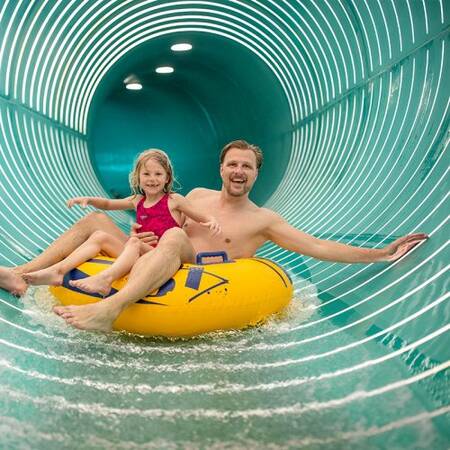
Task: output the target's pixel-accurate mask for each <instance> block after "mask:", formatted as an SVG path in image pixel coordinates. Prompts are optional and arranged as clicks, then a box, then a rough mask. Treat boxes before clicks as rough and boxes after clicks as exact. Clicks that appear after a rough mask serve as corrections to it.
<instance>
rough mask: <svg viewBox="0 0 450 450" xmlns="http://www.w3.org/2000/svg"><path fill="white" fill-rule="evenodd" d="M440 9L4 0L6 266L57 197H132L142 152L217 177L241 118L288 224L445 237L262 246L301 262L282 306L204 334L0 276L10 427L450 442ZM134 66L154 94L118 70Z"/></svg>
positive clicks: (215, 440)
mask: <svg viewBox="0 0 450 450" xmlns="http://www.w3.org/2000/svg"><path fill="white" fill-rule="evenodd" d="M449 14H450V7H449V4H448V2H445V1H443V0H441V1H438V0H430V1H424V0H404V1H401V2H399V1H394V0H365V1H356V0H355V1H351V0H347V1H344V0H334V1H328V0H323V1H313V0H311V1H307V0H302V1H293V0H290V1H271V0H264V1H263V0H261V1H257V0H255V1H231V0H230V1H107V0H102V1H94V0H90V1H86V2H57V1H42V0H39V1H33V2H30V1H20V0H19V1H17V0H14V1H8V0H4V1H3V2H2V4H1V6H0V36H1V39H0V128H1V134H0V136H1V137H0V152H1V154H0V158H1V165H0V170H1V172H0V186H1V196H0V235H1V242H0V264H2V265H6V266H12V265H18V264H23V263H24V262H26V261H28V260H30V258H32V257H33V256H35V255H37V254H38V253H39V252H40V251H42V249H43V248H45V247H46V246H47V245H48V244H49V243H50V242H52V241H53V240H54V239H55V238H56V237H57V236H58V235H60V234H61V233H62V232H63V231H64V230H65V229H66V228H67V227H68V226H69V225H70V224H72V223H73V222H74V221H75V220H77V219H78V218H80V217H81V216H82V214H83V212H81V211H77V210H68V209H66V208H65V204H64V203H65V200H66V199H68V198H70V197H73V196H77V195H90V196H93V195H101V196H105V195H111V196H114V195H126V194H127V184H126V183H127V179H126V176H127V173H128V171H129V169H130V167H131V162H132V159H133V157H134V155H135V154H137V153H138V152H139V151H141V150H142V149H143V148H146V147H154V146H159V147H163V148H164V149H166V150H167V151H168V152H169V153H170V154H171V156H173V159H174V162H175V167H176V171H177V173H178V174H179V179H180V182H181V183H182V185H183V188H184V192H187V191H188V190H189V189H190V188H191V187H194V186H196V185H203V186H206V187H210V188H217V187H218V186H219V184H218V178H217V163H216V161H217V155H218V151H219V148H220V147H221V146H222V145H223V144H225V143H226V142H227V141H229V140H232V139H237V138H245V139H247V140H249V141H253V142H255V143H257V144H259V145H261V146H262V147H263V149H264V151H265V154H266V159H267V163H266V165H265V167H264V168H263V170H262V172H261V174H260V176H259V180H258V185H257V187H256V188H255V193H254V197H253V198H254V200H255V201H256V202H258V203H259V204H261V205H263V204H264V206H266V207H269V208H272V209H274V210H275V211H277V212H278V213H280V214H282V215H283V216H284V217H285V218H286V219H288V220H289V222H290V223H292V224H293V225H295V226H296V227H298V228H301V229H302V230H304V231H306V232H308V233H311V234H313V235H315V236H317V237H321V238H326V239H334V240H337V241H341V242H346V243H351V244H353V245H358V246H370V247H379V246H383V245H385V244H386V243H389V242H391V241H392V240H393V239H395V238H397V237H399V236H401V235H403V234H407V233H409V232H413V231H423V232H426V233H428V234H429V235H430V239H429V240H428V241H427V242H426V243H425V244H423V245H420V246H419V247H417V248H415V249H414V250H413V251H412V252H411V253H410V254H409V255H408V256H407V257H406V258H404V259H402V260H400V261H397V262H396V263H394V264H390V265H387V264H386V265H385V264H377V265H374V264H372V265H343V264H333V263H325V262H321V261H317V260H312V259H310V258H305V257H302V256H299V255H295V254H292V253H289V252H286V251H284V250H281V249H280V248H276V247H273V246H266V247H264V248H263V249H262V250H261V251H260V255H261V256H264V257H267V258H271V259H273V260H275V261H277V262H278V263H280V264H282V265H283V266H284V267H286V268H287V269H288V270H290V272H291V274H292V275H293V277H294V280H295V287H296V294H295V299H294V301H293V306H292V308H291V310H290V311H289V313H288V315H287V317H284V318H282V319H277V320H273V321H271V322H270V323H269V324H267V325H265V326H263V327H261V328H258V329H250V330H244V331H241V332H231V333H222V334H217V335H212V336H206V337H202V338H198V339H195V340H189V341H175V342H170V341H164V340H158V339H143V338H139V337H129V336H121V335H117V334H113V335H101V334H94V333H83V332H80V331H76V330H72V329H68V328H67V327H66V326H65V325H64V324H62V323H61V321H60V319H59V318H57V317H56V316H54V315H53V314H52V313H51V306H52V304H53V300H52V299H51V297H50V296H49V294H48V293H47V291H46V289H36V290H30V292H29V293H28V294H27V296H26V297H24V298H23V299H21V300H18V299H16V298H14V297H12V296H11V295H9V294H8V293H6V292H5V291H0V330H1V334H0V368H1V370H0V380H1V383H0V391H1V395H0V405H1V408H0V430H1V437H0V443H1V447H2V448H44V447H45V448H47V449H51V448H55V449H56V448H57V449H61V448H127V449H135V448H244V447H245V448H265V447H266V448H302V447H306V448H334V449H335V448H433V449H440V448H448V445H449V431H448V430H449V429H450V428H449V425H450V423H449V415H448V413H449V411H450V402H449V394H448V393H449V382H448V380H449V372H448V367H449V365H450V363H449V360H450V350H449V348H450V346H449V343H450V342H449V334H448V331H449V317H450V309H449V305H448V275H447V268H448V265H447V264H448V248H447V243H448V235H449V227H448V224H447V216H448V194H447V191H448V178H447V171H448V165H449V157H448V152H446V150H447V149H448V143H449V131H448V130H449V119H450V115H449V110H448V109H449V91H450V84H449V82H448V72H449V69H450V64H449V61H450V57H449ZM184 41H190V42H192V43H193V49H192V50H191V52H188V53H186V54H183V55H181V54H180V55H175V54H174V53H172V52H171V51H170V45H171V44H173V43H176V42H184ZM168 64H169V65H173V66H174V68H175V71H174V73H173V74H171V75H166V76H165V77H166V78H163V76H157V75H156V74H155V73H154V68H155V67H156V66H157V65H168ZM131 73H133V74H135V75H136V76H139V77H140V78H141V79H142V82H143V84H144V89H143V90H142V91H140V92H128V91H125V90H124V87H123V79H124V78H125V77H126V76H128V75H130V74H131ZM113 217H114V219H115V220H116V221H117V223H118V224H119V225H120V226H121V227H122V228H123V229H124V230H125V229H127V226H128V225H129V223H130V220H131V218H130V217H128V216H127V215H125V214H123V213H117V214H113Z"/></svg>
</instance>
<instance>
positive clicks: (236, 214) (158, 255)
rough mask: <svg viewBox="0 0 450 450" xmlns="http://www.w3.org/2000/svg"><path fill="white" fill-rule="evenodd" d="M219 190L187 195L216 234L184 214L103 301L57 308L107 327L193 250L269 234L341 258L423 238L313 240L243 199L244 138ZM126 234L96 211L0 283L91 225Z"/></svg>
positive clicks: (243, 246) (397, 249) (299, 249)
mask: <svg viewBox="0 0 450 450" xmlns="http://www.w3.org/2000/svg"><path fill="white" fill-rule="evenodd" d="M220 161H221V165H220V175H221V178H222V183H223V185H222V189H221V191H213V190H209V189H202V188H198V189H194V190H193V191H192V192H191V193H190V194H189V195H188V198H189V199H190V200H191V202H193V203H194V204H195V206H196V208H198V209H203V210H205V211H214V215H215V217H216V218H217V220H218V222H219V223H220V225H221V227H222V233H221V234H220V235H218V236H217V235H216V236H212V235H210V234H209V233H205V232H204V229H203V228H202V227H201V226H200V225H198V224H196V223H195V222H193V221H192V220H189V219H188V220H186V221H185V223H184V225H183V229H180V228H172V229H170V230H168V231H167V232H166V233H165V234H164V235H163V236H162V238H161V239H160V241H159V243H158V246H157V247H156V248H155V250H154V251H152V252H149V253H147V254H145V255H143V256H142V257H141V258H139V260H138V261H137V263H136V264H135V265H134V267H133V269H132V271H131V272H130V275H129V280H128V283H127V285H126V286H125V287H124V288H123V289H122V290H120V291H119V292H117V293H116V294H114V295H112V296H110V297H108V298H106V299H104V300H103V301H101V302H98V303H94V304H89V305H84V306H59V307H55V308H54V311H55V312H56V313H57V314H59V315H60V316H61V317H63V318H64V319H65V320H66V322H67V323H69V324H70V325H73V326H75V327H77V328H80V329H86V330H102V331H108V330H111V328H112V324H113V322H114V320H115V319H116V317H117V316H118V315H119V314H120V313H121V312H122V311H123V310H124V309H125V308H126V307H127V306H129V305H130V304H132V303H134V302H136V301H138V300H139V299H140V298H142V297H144V296H145V295H146V294H147V293H149V292H150V291H152V290H154V289H156V288H158V287H159V286H161V285H162V284H164V283H165V282H166V281H167V280H169V279H170V278H171V277H172V276H173V274H174V273H175V272H176V271H177V270H178V268H179V267H180V265H181V264H183V263H188V262H193V261H194V258H195V254H196V253H198V252H206V251H220V250H225V251H226V252H227V253H228V255H229V257H230V258H233V259H234V258H245V257H251V256H253V255H254V254H255V252H256V251H257V249H258V248H259V247H260V246H261V245H262V244H264V243H265V242H266V241H272V242H274V243H275V244H277V245H279V246H280V247H283V248H285V249H287V250H291V251H293V252H296V253H301V254H303V255H308V256H312V257H314V258H318V259H322V260H326V261H336V262H344V263H372V262H381V261H394V260H396V259H398V258H400V257H401V256H402V255H404V254H405V253H407V252H408V251H409V250H410V249H411V248H412V247H414V246H415V245H417V244H418V243H419V242H421V241H423V240H424V239H426V238H427V236H426V235H425V234H413V235H409V236H405V237H403V238H400V239H398V240H396V241H395V242H393V243H391V244H390V245H388V246H386V247H385V248H383V249H366V248H358V247H352V246H350V245H345V244H340V243H337V242H333V241H325V240H320V239H316V238H314V237H313V236H310V235H308V234H306V233H303V232H302V231H300V230H297V229H296V228H294V227H292V226H291V225H289V224H288V223H287V222H286V221H285V220H284V219H283V218H282V217H281V216H279V215H278V214H276V213H274V212H273V211H270V210H268V209H266V208H259V207H258V206H256V205H255V204H254V203H253V202H251V201H250V200H249V198H248V195H249V192H250V190H251V188H252V186H253V184H254V182H255V180H256V178H257V175H258V170H259V168H260V167H261V164H262V153H261V150H260V149H259V148H258V147H256V146H254V145H250V144H248V143H247V142H245V141H242V140H239V141H233V142H231V143H229V144H228V145H226V146H225V147H224V149H223V150H222V153H221V158H220ZM99 229H101V230H103V231H107V232H109V233H112V234H114V236H117V237H119V238H120V239H122V240H124V241H125V240H126V239H127V237H126V236H125V235H124V234H123V233H122V232H121V231H120V230H119V229H118V228H117V227H115V225H114V224H113V223H112V222H111V221H110V220H109V219H108V218H107V217H106V216H105V215H103V214H100V213H93V214H91V215H89V216H87V217H86V218H85V219H82V220H81V221H79V222H78V223H77V224H75V226H74V227H73V228H72V229H71V230H69V231H68V232H66V233H64V234H63V235H62V236H61V237H60V238H59V239H57V240H56V241H55V242H54V243H53V244H52V245H51V246H50V247H49V248H48V249H47V250H46V251H45V252H43V253H42V254H41V255H40V256H38V257H37V258H36V259H35V260H33V261H31V262H30V263H27V264H25V265H24V266H21V267H17V268H15V269H7V268H0V287H3V288H5V289H8V290H10V291H14V292H16V293H21V292H23V291H24V290H25V289H26V285H25V283H24V282H23V280H22V279H21V277H20V274H21V273H25V272H30V271H33V270H38V269H41V268H44V267H48V266H49V265H50V264H53V263H55V262H57V261H59V260H61V259H62V258H64V257H65V256H66V255H67V254H68V253H70V252H71V251H72V250H73V249H74V248H76V247H77V246H79V245H80V244H81V243H82V242H84V240H86V239H87V238H88V237H89V235H90V234H92V233H93V232H95V231H96V230H99ZM136 236H138V237H139V238H140V239H142V240H144V241H145V242H150V243H154V242H155V238H154V236H152V234H151V233H138V234H136Z"/></svg>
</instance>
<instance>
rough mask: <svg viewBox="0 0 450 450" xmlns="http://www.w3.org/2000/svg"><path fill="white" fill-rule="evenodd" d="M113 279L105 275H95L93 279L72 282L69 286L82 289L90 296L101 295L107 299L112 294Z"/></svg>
mask: <svg viewBox="0 0 450 450" xmlns="http://www.w3.org/2000/svg"><path fill="white" fill-rule="evenodd" d="M111 283H112V279H111V278H109V277H108V276H105V275H104V274H103V273H99V274H97V275H93V276H91V277H87V278H82V279H81V280H70V281H69V284H70V285H71V286H73V287H76V288H78V289H81V290H82V291H84V292H88V293H90V294H96V293H98V294H100V295H102V296H103V297H106V296H107V295H108V294H109V293H110V292H111Z"/></svg>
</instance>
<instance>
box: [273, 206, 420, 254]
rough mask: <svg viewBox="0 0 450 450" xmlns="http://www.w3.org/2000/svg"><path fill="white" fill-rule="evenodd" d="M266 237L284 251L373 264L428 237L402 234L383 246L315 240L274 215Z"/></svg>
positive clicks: (406, 250) (401, 252) (402, 252)
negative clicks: (373, 247)
mask: <svg viewBox="0 0 450 450" xmlns="http://www.w3.org/2000/svg"><path fill="white" fill-rule="evenodd" d="M266 236H267V238H268V239H269V240H271V241H273V242H274V243H275V244H277V245H279V246H280V247H283V248H285V249H287V250H291V251H293V252H295V253H300V254H302V255H307V256H312V257H313V258H317V259H321V260H324V261H334V262H343V263H373V262H390V261H395V260H396V259H398V258H400V257H401V256H403V255H404V254H406V253H407V252H408V251H409V250H411V249H412V248H413V247H415V246H416V245H417V244H418V243H419V242H421V241H423V240H425V239H427V238H428V236H427V235H426V234H424V233H417V234H410V235H408V236H404V237H402V238H400V239H397V240H396V241H394V242H392V243H391V244H389V245H387V246H386V247H384V248H380V249H371V248H361V247H353V246H351V245H346V244H341V243H339V242H335V241H327V240H323V239H317V238H315V237H313V236H311V235H309V234H307V233H304V232H303V231H300V230H298V229H296V228H294V227H293V226H291V225H289V224H288V223H287V222H286V221H285V220H284V219H283V218H282V217H280V216H278V215H274V218H273V221H272V222H271V224H270V225H269V226H268V228H267V231H266Z"/></svg>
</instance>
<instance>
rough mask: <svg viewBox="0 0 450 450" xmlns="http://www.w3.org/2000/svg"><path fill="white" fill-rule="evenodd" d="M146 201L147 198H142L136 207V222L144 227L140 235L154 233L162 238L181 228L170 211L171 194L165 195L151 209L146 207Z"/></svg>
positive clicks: (139, 231) (140, 229)
mask: <svg viewBox="0 0 450 450" xmlns="http://www.w3.org/2000/svg"><path fill="white" fill-rule="evenodd" d="M144 201H145V197H142V199H141V200H140V201H139V203H138V204H137V206H136V222H137V223H138V224H139V225H142V227H141V228H139V230H138V233H142V232H144V231H153V233H155V234H156V235H157V236H158V238H160V237H161V236H162V235H163V234H164V233H165V232H166V231H167V230H169V229H170V228H174V227H178V228H180V226H179V225H178V223H177V222H176V221H175V219H174V218H173V216H172V214H171V213H170V210H169V205H168V201H169V194H165V195H164V196H163V197H162V198H161V200H159V202H157V203H155V204H154V205H153V206H150V208H146V207H145V206H144Z"/></svg>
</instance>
